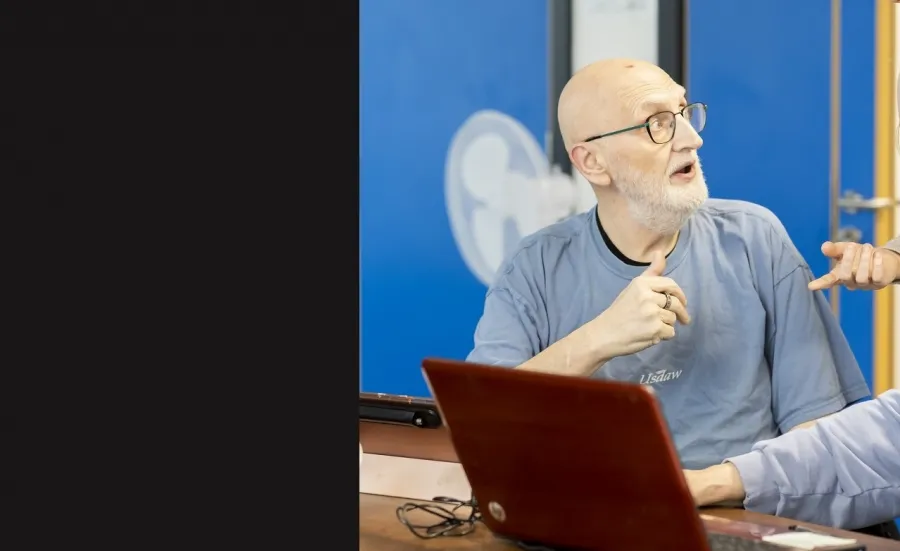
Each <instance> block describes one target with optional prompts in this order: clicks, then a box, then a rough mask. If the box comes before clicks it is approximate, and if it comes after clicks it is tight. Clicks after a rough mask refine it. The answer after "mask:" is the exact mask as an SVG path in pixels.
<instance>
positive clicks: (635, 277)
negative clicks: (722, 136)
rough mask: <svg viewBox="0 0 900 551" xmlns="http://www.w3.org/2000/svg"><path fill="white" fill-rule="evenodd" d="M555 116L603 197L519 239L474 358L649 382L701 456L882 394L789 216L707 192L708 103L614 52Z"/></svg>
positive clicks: (715, 456)
mask: <svg viewBox="0 0 900 551" xmlns="http://www.w3.org/2000/svg"><path fill="white" fill-rule="evenodd" d="M558 117H559V126H560V129H561V132H562V135H563V138H564V140H565V144H566V149H567V150H568V152H569V157H570V159H571V160H572V165H573V166H574V167H575V168H576V169H577V170H578V171H579V172H580V173H581V174H583V175H584V177H585V178H586V179H587V181H588V182H590V184H591V186H592V188H593V191H594V193H595V195H596V197H597V206H596V207H595V208H594V209H592V210H591V211H589V212H587V213H584V214H581V215H577V216H574V217H572V218H569V219H567V220H565V221H563V222H561V223H558V224H555V225H552V226H550V227H548V228H546V229H544V230H541V231H539V232H537V233H536V234H533V235H531V236H529V237H526V238H525V239H523V241H522V242H521V244H520V246H519V247H518V249H517V250H516V251H515V252H514V253H513V254H512V255H511V256H510V257H509V258H508V259H507V260H506V261H505V263H504V264H503V265H502V267H501V268H500V270H499V272H498V274H497V276H496V278H495V281H494V283H493V284H492V285H491V286H490V289H489V290H488V292H487V296H486V299H485V305H484V313H483V315H482V317H481V319H480V321H479V322H478V326H477V328H476V331H475V347H474V349H473V350H472V352H471V353H470V354H469V356H468V361H471V362H476V363H482V364H490V365H498V366H508V367H515V368H519V369H526V370H536V371H544V372H550V373H558V374H564V375H572V376H582V377H597V378H604V379H615V380H622V381H631V382H635V383H642V384H647V385H652V386H653V388H654V389H655V391H656V394H657V396H658V397H659V399H660V401H661V403H662V405H663V409H664V411H665V414H666V417H667V420H668V423H669V426H670V429H671V432H672V435H673V438H674V440H675V444H676V446H677V448H678V451H679V454H680V457H681V460H682V464H683V465H684V466H685V467H687V468H693V469H699V468H703V467H707V466H710V465H713V464H718V463H720V462H721V461H722V460H723V459H725V458H727V457H733V456H735V455H738V454H742V453H745V452H748V451H750V449H751V447H752V446H753V444H754V443H756V442H758V441H760V440H765V439H769V438H772V437H775V436H777V435H779V434H781V433H785V432H787V431H790V430H792V429H794V428H797V427H800V426H809V425H810V424H811V423H813V422H815V420H817V419H819V418H821V417H824V416H827V415H830V414H832V413H835V412H837V411H840V410H841V409H843V408H844V407H845V406H846V405H847V404H849V403H852V402H855V401H857V400H860V399H863V398H866V397H868V396H869V390H868V387H867V385H866V383H865V380H864V378H863V375H862V373H861V372H860V369H859V366H858V365H857V362H856V360H855V358H854V357H853V354H852V352H851V351H850V348H849V346H848V345H847V341H846V339H845V338H844V335H843V333H842V332H841V329H840V327H839V325H838V323H837V322H836V321H835V318H834V316H833V315H832V313H831V310H830V309H829V306H828V303H827V302H826V300H825V298H824V296H823V295H822V293H821V292H814V293H810V292H809V291H808V290H807V285H808V284H809V282H810V281H811V280H812V275H811V273H810V270H809V268H808V267H807V265H806V263H805V262H804V260H803V258H802V257H801V256H800V254H799V253H798V252H797V249H796V248H795V247H794V245H793V244H792V242H791V240H790V238H788V236H787V234H786V232H785V229H784V227H783V226H782V224H781V223H780V222H779V221H778V219H777V218H776V217H775V216H774V215H773V214H772V213H771V212H770V211H768V210H766V209H765V208H762V207H760V206H757V205H754V204H750V203H746V202H742V201H727V200H707V187H706V182H705V180H704V177H703V171H702V170H701V167H700V160H699V157H698V155H697V151H698V150H699V149H700V146H701V145H702V144H703V140H702V139H701V138H700V135H699V132H700V131H702V130H703V127H704V125H705V122H706V106H705V105H703V104H701V103H691V102H688V101H687V99H686V98H685V90H684V88H683V87H681V86H680V85H678V84H677V83H676V82H674V81H673V80H672V79H671V78H670V77H669V75H667V74H666V73H665V72H664V71H662V70H661V69H660V68H658V67H656V66H654V65H651V64H648V63H643V62H640V61H634V60H624V59H613V60H604V61H601V62H598V63H594V64H592V65H590V66H588V67H586V68H584V69H582V70H581V71H579V72H578V73H577V74H575V75H574V76H573V77H572V78H571V80H570V81H569V83H568V84H567V85H566V87H565V89H564V90H563V92H562V94H561V96H560V100H559V109H558ZM720 177H721V178H724V177H726V175H721V176H720ZM768 177H777V175H770V176H768ZM784 185H790V182H785V183H784ZM536 406H537V407H540V405H539V404H536ZM610 444H611V445H618V444H616V443H610Z"/></svg>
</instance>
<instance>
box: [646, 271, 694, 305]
mask: <svg viewBox="0 0 900 551" xmlns="http://www.w3.org/2000/svg"><path fill="white" fill-rule="evenodd" d="M646 282H647V284H648V285H649V286H650V290H651V291H654V292H656V293H666V292H667V293H669V294H670V295H672V296H673V297H678V300H680V301H681V303H682V304H685V305H686V304H687V297H686V296H685V295H684V291H682V290H681V287H679V286H678V284H677V283H675V282H674V281H672V280H671V279H669V278H667V277H647V278H646Z"/></svg>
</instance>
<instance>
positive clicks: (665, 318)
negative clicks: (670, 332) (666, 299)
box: [659, 298, 678, 325]
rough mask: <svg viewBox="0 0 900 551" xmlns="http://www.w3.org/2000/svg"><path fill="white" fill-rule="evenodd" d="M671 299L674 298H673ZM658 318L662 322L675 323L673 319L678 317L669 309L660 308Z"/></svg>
mask: <svg viewBox="0 0 900 551" xmlns="http://www.w3.org/2000/svg"><path fill="white" fill-rule="evenodd" d="M672 300H675V299H674V298H673V299H672ZM659 319H661V320H662V322H663V323H665V324H666V325H675V321H676V320H677V319H678V316H677V315H676V314H675V312H673V311H671V310H660V311H659Z"/></svg>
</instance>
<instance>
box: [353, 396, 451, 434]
mask: <svg viewBox="0 0 900 551" xmlns="http://www.w3.org/2000/svg"><path fill="white" fill-rule="evenodd" d="M359 418H360V420H361V421H374V422H378V423H391V424H394V425H409V426H412V427H418V428H423V429H436V428H438V427H440V426H441V425H442V424H443V423H442V421H441V415H440V413H438V409H437V405H435V403H434V400H431V399H429V398H416V397H413V396H403V395H397V394H382V393H380V392H379V393H375V392H360V393H359Z"/></svg>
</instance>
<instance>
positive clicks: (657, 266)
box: [643, 251, 666, 276]
mask: <svg viewBox="0 0 900 551" xmlns="http://www.w3.org/2000/svg"><path fill="white" fill-rule="evenodd" d="M665 271H666V256H665V255H664V254H663V253H662V252H660V251H656V252H654V253H653V261H651V262H650V265H649V266H647V269H646V270H644V273H643V275H647V276H661V275H662V274H663V272H665Z"/></svg>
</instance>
